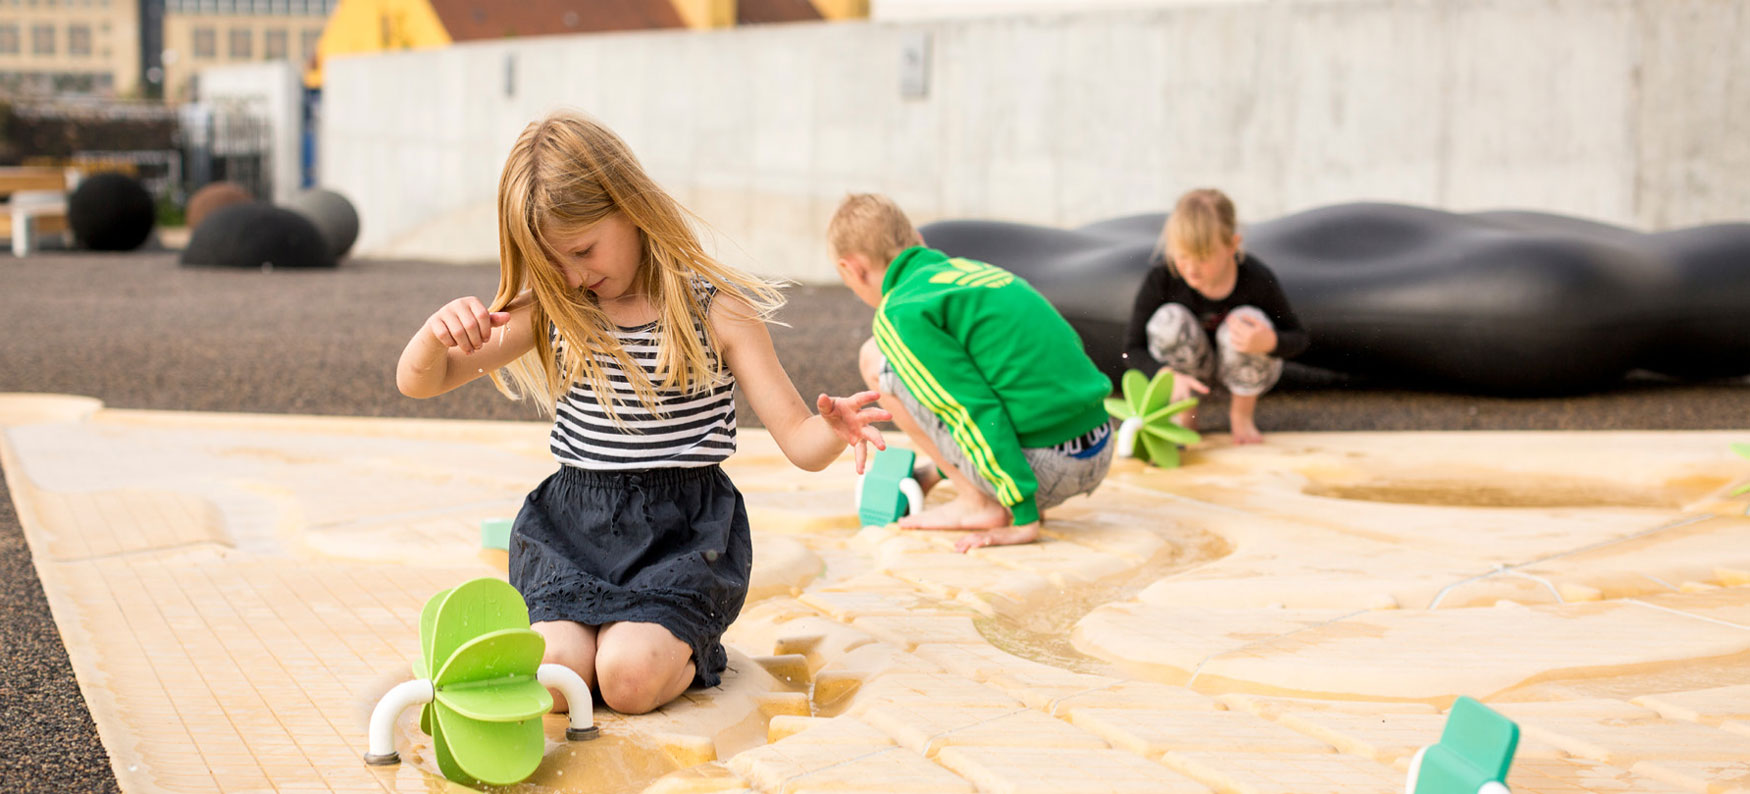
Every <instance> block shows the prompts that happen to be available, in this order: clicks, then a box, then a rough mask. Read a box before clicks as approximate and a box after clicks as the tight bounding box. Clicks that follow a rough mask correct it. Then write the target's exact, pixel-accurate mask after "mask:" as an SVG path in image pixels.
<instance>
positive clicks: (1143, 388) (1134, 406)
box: [1118, 369, 1148, 416]
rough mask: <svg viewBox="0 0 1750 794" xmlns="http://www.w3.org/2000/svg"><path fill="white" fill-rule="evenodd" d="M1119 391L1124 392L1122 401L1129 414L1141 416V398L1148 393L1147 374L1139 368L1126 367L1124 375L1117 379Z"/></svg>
mask: <svg viewBox="0 0 1750 794" xmlns="http://www.w3.org/2000/svg"><path fill="white" fill-rule="evenodd" d="M1118 386H1119V391H1121V392H1123V394H1124V402H1125V404H1126V405H1128V406H1129V409H1130V415H1131V416H1141V415H1142V414H1143V411H1142V400H1143V397H1145V396H1146V395H1147V394H1148V376H1147V375H1144V374H1142V370H1140V369H1127V370H1125V371H1124V377H1123V378H1121V379H1119V381H1118Z"/></svg>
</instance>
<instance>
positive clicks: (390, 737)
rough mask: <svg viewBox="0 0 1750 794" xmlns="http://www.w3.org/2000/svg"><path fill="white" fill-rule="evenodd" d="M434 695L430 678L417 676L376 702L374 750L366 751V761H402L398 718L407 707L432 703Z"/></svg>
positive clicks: (390, 762) (375, 764) (373, 723)
mask: <svg viewBox="0 0 1750 794" xmlns="http://www.w3.org/2000/svg"><path fill="white" fill-rule="evenodd" d="M434 697H437V691H436V690H435V689H434V688H433V687H432V684H431V679H429V678H418V679H414V680H412V681H404V682H402V683H400V684H397V685H396V686H395V688H394V689H391V690H389V693H388V694H386V695H384V696H383V699H382V700H379V701H377V707H376V708H375V709H373V710H372V711H371V749H370V752H368V753H366V754H365V763H367V764H371V765H372V766H382V765H387V764H396V763H400V762H401V756H400V755H399V754H398V753H396V752H395V720H396V719H397V718H398V717H400V716H401V712H403V711H406V710H407V707H408V706H417V705H420V704H423V703H430V702H431V699H432V698H434Z"/></svg>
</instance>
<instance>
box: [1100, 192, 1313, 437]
mask: <svg viewBox="0 0 1750 794" xmlns="http://www.w3.org/2000/svg"><path fill="white" fill-rule="evenodd" d="M1240 242H1241V241H1240V235H1239V228H1238V225H1237V224H1236V223H1235V222H1234V205H1233V202H1232V201H1231V200H1229V199H1228V197H1227V196H1226V195H1224V194H1223V193H1222V192H1221V191H1219V190H1213V189H1209V188H1204V189H1201V190H1193V191H1191V192H1189V193H1186V194H1185V195H1184V196H1181V197H1180V198H1179V203H1178V204H1177V205H1176V206H1174V207H1173V213H1172V214H1171V215H1169V216H1167V223H1166V226H1165V227H1164V228H1162V229H1161V242H1160V245H1159V246H1158V248H1157V249H1156V250H1157V251H1158V252H1160V253H1164V254H1165V256H1164V257H1163V258H1162V259H1161V260H1160V267H1156V268H1152V269H1150V270H1149V274H1148V277H1147V278H1146V279H1144V280H1143V282H1142V288H1141V289H1140V290H1138V291H1137V294H1136V306H1135V309H1134V310H1133V311H1132V312H1131V315H1130V327H1129V331H1128V333H1127V336H1126V340H1125V351H1124V357H1125V360H1126V363H1127V364H1128V365H1129V366H1130V367H1131V368H1132V369H1142V370H1145V371H1147V372H1148V373H1149V374H1150V375H1153V374H1154V373H1155V372H1158V371H1159V370H1162V369H1170V370H1172V371H1173V373H1174V379H1173V399H1174V400H1180V399H1183V398H1184V397H1185V396H1186V395H1187V394H1189V393H1191V392H1197V393H1199V394H1208V393H1209V386H1208V385H1207V383H1209V382H1211V381H1212V380H1213V379H1215V378H1220V383H1221V384H1222V385H1223V386H1226V387H1227V389H1228V391H1229V392H1231V393H1232V394H1233V402H1232V403H1231V404H1230V405H1229V408H1228V419H1229V421H1230V422H1231V426H1232V429H1233V438H1234V442H1235V443H1238V444H1255V443H1258V442H1260V441H1263V440H1264V437H1263V435H1262V434H1260V433H1259V432H1258V425H1257V423H1256V422H1255V421H1254V418H1253V417H1254V415H1255V414H1256V411H1257V406H1258V397H1259V396H1260V395H1262V394H1263V393H1264V392H1267V391H1269V390H1270V387H1272V386H1275V385H1276V381H1277V379H1278V378H1280V377H1282V362H1283V360H1284V359H1289V358H1293V357H1295V356H1298V355H1300V354H1301V352H1302V351H1305V350H1306V347H1307V343H1308V336H1307V332H1306V329H1304V328H1302V327H1301V325H1300V320H1299V319H1298V318H1296V317H1295V316H1294V309H1293V308H1291V307H1290V306H1289V305H1288V298H1287V297H1286V296H1284V295H1283V294H1282V288H1281V287H1280V286H1278V285H1277V283H1276V276H1275V275H1274V274H1272V273H1271V272H1270V269H1269V268H1267V267H1265V266H1264V263H1263V262H1260V261H1258V258H1257V257H1255V256H1252V255H1250V254H1247V253H1245V252H1244V250H1242V249H1241V247H1240ZM1193 421H1194V420H1193Z"/></svg>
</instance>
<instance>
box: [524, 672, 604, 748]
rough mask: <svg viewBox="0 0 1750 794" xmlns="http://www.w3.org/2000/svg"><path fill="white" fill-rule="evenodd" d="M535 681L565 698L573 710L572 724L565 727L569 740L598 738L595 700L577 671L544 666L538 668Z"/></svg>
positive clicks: (567, 704)
mask: <svg viewBox="0 0 1750 794" xmlns="http://www.w3.org/2000/svg"><path fill="white" fill-rule="evenodd" d="M535 680H537V681H540V682H541V685H542V686H545V687H547V688H549V689H557V690H559V694H561V695H564V696H565V704H566V707H567V708H569V709H571V715H570V716H571V722H570V723H569V724H568V725H566V726H565V738H566V739H567V740H569V741H578V740H581V739H594V738H595V737H596V735H597V734H598V733H599V731H597V730H596V727H595V700H594V699H593V698H591V697H590V695H589V685H588V684H585V683H584V682H583V678H582V677H581V676H579V675H578V674H577V672H576V671H574V670H572V669H571V668H569V667H566V666H565V665H562V664H544V665H541V666H540V667H539V668H536V670H535Z"/></svg>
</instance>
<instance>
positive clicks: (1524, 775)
mask: <svg viewBox="0 0 1750 794" xmlns="http://www.w3.org/2000/svg"><path fill="white" fill-rule="evenodd" d="M1507 786H1508V787H1509V788H1511V789H1512V790H1513V791H1514V793H1515V794H1684V793H1687V794H1694V790H1693V789H1690V788H1686V787H1682V786H1675V785H1672V784H1670V783H1667V782H1664V781H1661V780H1657V779H1654V778H1651V777H1648V776H1646V775H1641V774H1636V773H1633V772H1630V771H1628V770H1626V769H1623V768H1621V767H1616V766H1612V765H1610V764H1604V763H1599V762H1597V761H1589V760H1586V759H1583V758H1521V759H1515V760H1514V761H1513V766H1512V768H1511V769H1509V770H1508V772H1507Z"/></svg>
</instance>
